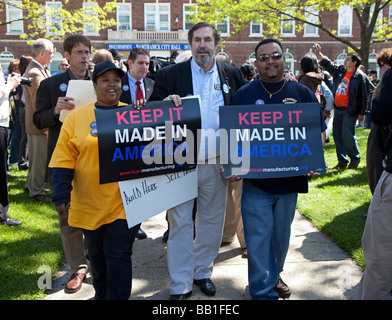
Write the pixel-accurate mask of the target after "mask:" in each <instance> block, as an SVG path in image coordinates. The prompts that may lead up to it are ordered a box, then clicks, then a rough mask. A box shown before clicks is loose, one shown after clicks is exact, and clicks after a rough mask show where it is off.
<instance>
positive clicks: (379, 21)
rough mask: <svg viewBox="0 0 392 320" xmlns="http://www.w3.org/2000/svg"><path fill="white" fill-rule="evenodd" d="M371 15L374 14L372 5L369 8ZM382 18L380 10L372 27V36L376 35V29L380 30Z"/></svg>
mask: <svg viewBox="0 0 392 320" xmlns="http://www.w3.org/2000/svg"><path fill="white" fill-rule="evenodd" d="M373 13H374V5H372V6H371V7H370V15H373ZM382 17H383V13H382V10H380V12H379V13H378V17H377V21H376V24H375V25H374V30H373V36H375V35H376V33H377V28H380V27H381V26H382Z"/></svg>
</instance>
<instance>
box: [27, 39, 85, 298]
mask: <svg viewBox="0 0 392 320" xmlns="http://www.w3.org/2000/svg"><path fill="white" fill-rule="evenodd" d="M63 49H64V56H65V58H66V59H67V60H68V63H69V68H68V69H67V71H65V72H63V73H61V74H59V75H56V76H53V77H50V78H48V79H46V80H45V81H42V82H41V85H40V87H39V89H38V92H37V109H36V112H35V113H34V124H35V125H36V126H37V127H38V128H40V129H43V128H48V129H49V134H48V155H47V164H48V163H49V161H50V159H51V157H52V154H53V151H54V148H55V146H56V143H57V139H58V136H59V134H60V130H61V125H62V122H61V121H60V120H59V117H60V112H61V110H72V109H73V108H74V107H75V105H74V103H73V100H74V99H73V98H72V97H66V93H67V88H68V82H69V81H70V80H72V79H74V80H91V77H90V72H89V64H90V53H91V42H90V40H89V39H88V38H87V37H85V36H83V35H79V34H75V35H70V36H68V37H67V38H66V39H65V40H64V42H63ZM49 176H50V170H49ZM53 201H54V202H55V199H53ZM59 221H60V231H61V239H62V241H63V248H64V253H65V258H66V260H67V263H68V264H69V265H70V267H71V269H72V276H71V278H70V280H69V281H68V283H67V285H66V288H65V291H66V292H68V293H74V292H76V291H78V290H79V289H80V288H81V286H82V282H83V280H84V278H85V275H86V271H87V262H86V257H85V252H84V248H85V245H84V241H83V233H82V230H80V229H78V228H73V227H70V226H69V225H68V217H62V216H60V215H59Z"/></svg>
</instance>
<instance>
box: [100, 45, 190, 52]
mask: <svg viewBox="0 0 392 320" xmlns="http://www.w3.org/2000/svg"><path fill="white" fill-rule="evenodd" d="M133 48H143V49H146V50H170V51H174V50H190V49H191V47H190V46H189V44H170V43H109V44H108V49H116V50H132V49H133Z"/></svg>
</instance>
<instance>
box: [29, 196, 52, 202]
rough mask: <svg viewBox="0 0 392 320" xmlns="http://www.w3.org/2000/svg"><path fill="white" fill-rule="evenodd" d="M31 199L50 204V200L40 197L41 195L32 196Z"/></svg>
mask: <svg viewBox="0 0 392 320" xmlns="http://www.w3.org/2000/svg"><path fill="white" fill-rule="evenodd" d="M33 199H35V200H37V201H39V202H44V203H50V202H52V199H50V198H48V197H47V196H44V195H41V194H40V195H36V196H34V197H33Z"/></svg>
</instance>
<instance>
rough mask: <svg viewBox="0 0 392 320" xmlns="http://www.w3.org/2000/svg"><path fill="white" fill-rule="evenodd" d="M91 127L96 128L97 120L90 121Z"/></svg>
mask: <svg viewBox="0 0 392 320" xmlns="http://www.w3.org/2000/svg"><path fill="white" fill-rule="evenodd" d="M90 128H91V129H96V128H97V122H96V121H93V122H91V123H90Z"/></svg>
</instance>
